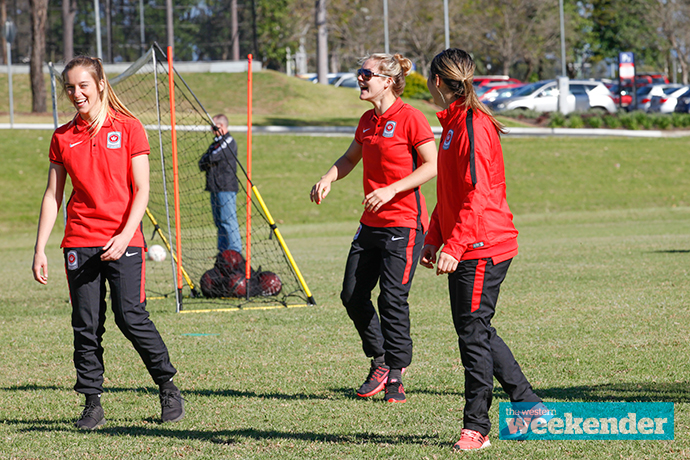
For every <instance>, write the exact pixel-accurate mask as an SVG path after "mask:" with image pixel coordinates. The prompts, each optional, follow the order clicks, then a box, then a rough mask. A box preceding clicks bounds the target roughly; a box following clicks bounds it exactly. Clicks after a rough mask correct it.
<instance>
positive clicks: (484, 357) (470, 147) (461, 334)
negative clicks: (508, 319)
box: [421, 49, 541, 450]
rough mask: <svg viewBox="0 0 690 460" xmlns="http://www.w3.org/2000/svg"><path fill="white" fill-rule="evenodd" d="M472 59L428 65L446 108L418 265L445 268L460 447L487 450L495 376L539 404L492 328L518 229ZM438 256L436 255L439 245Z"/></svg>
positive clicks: (444, 57) (448, 54)
mask: <svg viewBox="0 0 690 460" xmlns="http://www.w3.org/2000/svg"><path fill="white" fill-rule="evenodd" d="M474 67H475V65H474V61H473V60H472V58H471V57H470V55H469V54H468V53H466V52H465V51H462V50H459V49H447V50H445V51H443V52H441V53H440V54H438V55H437V56H436V57H435V58H434V59H433V61H432V62H431V70H430V74H429V79H428V81H427V86H428V87H429V91H431V94H432V96H433V97H434V102H435V103H436V105H438V106H439V107H441V108H443V109H444V110H443V111H441V112H439V113H438V114H437V115H438V118H439V120H440V121H441V125H442V126H443V135H442V136H441V145H440V147H439V151H438V171H439V174H438V178H437V182H436V188H437V199H438V203H437V204H436V208H435V209H434V212H433V213H432V215H431V223H430V224H429V233H428V234H427V236H426V239H425V241H424V249H423V250H422V260H421V264H422V265H424V266H425V267H428V268H433V266H434V264H436V273H437V274H438V275H440V274H444V273H448V287H449V290H450V305H451V312H452V314H453V323H454V325H455V330H456V332H457V334H458V343H459V345H460V356H461V359H462V364H463V366H464V367H465V409H464V413H463V422H464V429H463V430H462V435H461V437H460V440H459V441H458V442H457V443H456V444H455V445H454V448H455V449H457V450H472V449H481V448H483V447H488V446H489V445H490V443H489V438H488V435H489V430H490V429H491V423H490V422H489V408H490V407H491V398H492V395H493V378H494V376H495V377H496V379H498V381H499V382H500V384H501V386H502V387H503V390H504V391H505V392H506V393H508V395H509V396H510V399H511V401H513V402H524V403H532V402H533V403H535V404H537V403H541V399H540V398H539V397H538V396H537V395H536V394H534V391H532V387H531V385H530V383H529V382H528V381H527V379H526V378H525V376H524V374H523V373H522V370H521V369H520V366H519V365H518V363H517V362H516V361H515V358H514V357H513V354H512V353H511V351H510V349H509V348H508V346H507V345H506V344H505V342H504V341H503V340H502V339H501V338H500V337H499V336H498V334H497V333H496V330H495V329H494V328H493V326H491V318H493V316H494V313H495V312H496V302H497V300H498V292H499V289H500V287H501V283H502V282H503V280H504V278H505V276H506V272H507V271H508V267H509V266H510V261H511V260H512V258H513V257H514V256H515V255H517V250H518V245H517V234H518V232H517V230H516V229H515V226H514V225H513V215H512V214H511V213H510V209H509V208H508V203H507V201H506V183H505V174H504V169H503V151H502V149H501V140H500V133H502V132H504V131H503V126H502V125H501V124H500V123H499V122H498V121H497V120H496V119H495V118H494V117H493V116H492V115H491V113H490V112H489V110H488V109H487V108H486V107H485V106H484V104H482V103H481V102H479V99H478V98H477V94H476V93H475V91H474V87H473V86H472V78H473V76H474ZM441 247H443V249H441V253H440V255H439V256H438V259H437V257H436V253H437V252H438V250H439V248H441Z"/></svg>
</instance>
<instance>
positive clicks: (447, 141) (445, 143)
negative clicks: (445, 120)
mask: <svg viewBox="0 0 690 460" xmlns="http://www.w3.org/2000/svg"><path fill="white" fill-rule="evenodd" d="M452 141H453V130H452V129H450V130H448V134H446V138H445V139H443V150H448V147H450V143H451V142H452Z"/></svg>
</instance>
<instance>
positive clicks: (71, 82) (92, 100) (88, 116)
mask: <svg viewBox="0 0 690 460" xmlns="http://www.w3.org/2000/svg"><path fill="white" fill-rule="evenodd" d="M104 88H105V82H104V81H103V80H101V81H98V82H97V81H96V80H95V79H94V78H93V76H92V75H91V73H90V72H89V71H88V70H86V69H85V68H84V67H74V68H73V69H70V70H69V71H68V72H67V75H66V76H65V91H66V92H67V97H68V98H69V100H70V102H72V105H74V108H76V109H77V112H79V115H80V116H81V117H82V118H83V119H84V120H86V121H93V120H94V119H95V118H96V115H97V114H98V111H99V110H100V108H101V98H100V94H101V92H102V91H103V89H104Z"/></svg>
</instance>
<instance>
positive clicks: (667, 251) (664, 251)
mask: <svg viewBox="0 0 690 460" xmlns="http://www.w3.org/2000/svg"><path fill="white" fill-rule="evenodd" d="M650 253H651V254H688V253H690V249H657V250H656V251H650Z"/></svg>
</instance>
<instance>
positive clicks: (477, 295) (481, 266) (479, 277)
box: [470, 259, 486, 312]
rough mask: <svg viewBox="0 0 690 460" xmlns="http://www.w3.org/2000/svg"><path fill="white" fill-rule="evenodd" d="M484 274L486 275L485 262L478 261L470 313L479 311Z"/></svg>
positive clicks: (482, 260)
mask: <svg viewBox="0 0 690 460" xmlns="http://www.w3.org/2000/svg"><path fill="white" fill-rule="evenodd" d="M484 273H486V260H484V259H479V261H478V262H477V271H475V272H474V287H473V288H472V308H471V309H470V312H475V311H477V310H478V309H479V304H480V302H481V301H482V291H483V290H484Z"/></svg>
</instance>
